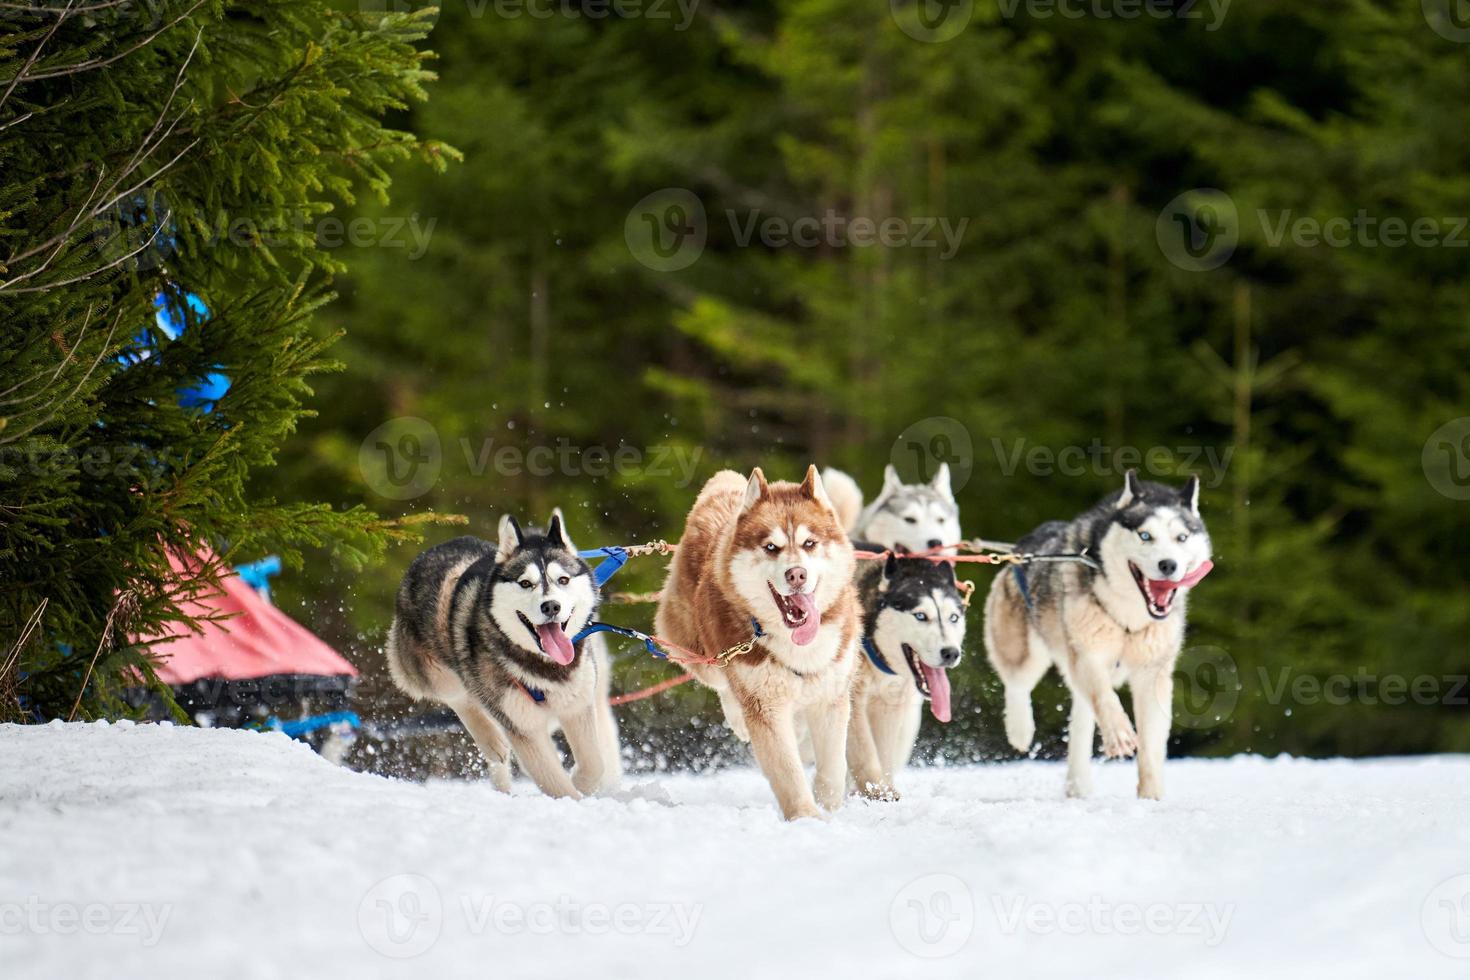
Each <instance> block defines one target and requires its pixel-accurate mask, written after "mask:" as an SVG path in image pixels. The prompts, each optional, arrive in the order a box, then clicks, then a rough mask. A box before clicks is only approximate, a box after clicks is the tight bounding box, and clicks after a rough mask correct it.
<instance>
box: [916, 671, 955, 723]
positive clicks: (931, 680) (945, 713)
mask: <svg viewBox="0 0 1470 980" xmlns="http://www.w3.org/2000/svg"><path fill="white" fill-rule="evenodd" d="M919 669H920V670H922V671H923V672H924V683H925V684H928V685H929V710H930V711H932V712H933V713H934V717H935V718H937V719H939V720H940V721H942V722H946V723H947V722H948V721H949V673H948V672H947V671H945V670H944V669H943V668H942V667H930V666H929V665H928V664H926V663H924V662H923V661H920V662H919Z"/></svg>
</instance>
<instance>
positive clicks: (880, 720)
mask: <svg viewBox="0 0 1470 980" xmlns="http://www.w3.org/2000/svg"><path fill="white" fill-rule="evenodd" d="M856 547H857V548H859V549H864V550H875V547H876V546H869V545H865V544H858V545H856ZM857 586H858V600H859V601H860V602H861V603H862V607H863V637H864V638H863V652H864V654H865V657H864V660H863V663H862V666H861V667H860V668H859V670H858V672H857V675H856V676H855V677H854V678H853V688H852V715H851V718H850V720H849V722H848V727H847V762H848V770H849V771H850V772H851V774H852V778H853V781H854V783H856V785H857V789H858V792H860V793H862V794H863V795H864V796H867V797H869V798H872V799H885V800H896V799H898V791H897V789H896V788H895V786H894V774H895V773H896V772H897V770H899V769H901V768H903V766H904V764H905V763H907V762H908V758H909V754H910V753H911V752H912V751H913V747H914V745H913V738H914V735H915V734H916V733H917V731H918V717H917V716H918V715H919V713H920V711H921V709H922V705H923V704H924V702H925V701H928V702H929V706H930V710H931V711H932V712H933V713H934V717H935V718H937V719H938V720H939V721H941V722H948V721H949V718H950V699H949V675H948V673H947V671H948V670H949V668H951V667H953V666H954V665H955V664H957V663H959V662H960V653H961V650H962V649H963V647H964V643H965V603H964V599H963V597H962V596H961V595H960V590H959V586H958V585H957V584H956V583H955V577H954V569H953V568H952V567H951V566H950V565H948V564H944V563H939V562H932V561H929V560H928V559H925V558H896V557H893V556H890V557H889V558H888V559H887V560H886V561H885V562H882V563H881V564H880V563H879V562H875V561H868V562H863V563H862V564H861V565H860V567H859V568H858V572H857Z"/></svg>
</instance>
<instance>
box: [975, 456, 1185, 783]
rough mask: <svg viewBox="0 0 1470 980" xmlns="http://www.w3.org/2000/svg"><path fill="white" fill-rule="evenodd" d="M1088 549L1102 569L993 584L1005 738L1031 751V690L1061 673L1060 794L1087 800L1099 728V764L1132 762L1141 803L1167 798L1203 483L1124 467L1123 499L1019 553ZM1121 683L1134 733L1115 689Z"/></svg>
mask: <svg viewBox="0 0 1470 980" xmlns="http://www.w3.org/2000/svg"><path fill="white" fill-rule="evenodd" d="M1084 549H1085V550H1086V553H1087V554H1088V555H1089V556H1091V557H1092V558H1093V559H1094V560H1095V561H1096V563H1097V565H1098V567H1096V568H1093V567H1091V566H1089V565H1087V564H1084V563H1082V562H1055V563H1051V562H1043V563H1037V564H1033V565H1030V566H1028V567H1026V568H1024V569H1018V570H1016V571H1014V572H1003V573H1001V574H1000V575H998V576H997V577H996V579H995V581H994V582H993V583H992V584H991V588H990V596H989V598H988V599H987V600H986V602H985V648H986V652H987V653H988V654H989V656H990V662H991V663H992V664H994V665H995V669H996V672H997V673H999V674H1000V677H1001V680H1002V681H1004V682H1005V690H1006V737H1007V738H1008V739H1009V740H1010V743H1011V745H1013V746H1014V747H1015V748H1016V749H1017V750H1018V751H1021V752H1025V751H1027V750H1028V749H1029V748H1030V747H1031V741H1032V739H1033V737H1034V736H1035V734H1036V723H1035V721H1034V719H1033V718H1032V715H1031V690H1032V689H1033V688H1034V687H1035V686H1036V683H1037V682H1038V681H1039V680H1041V677H1042V675H1043V674H1045V673H1046V670H1047V668H1048V667H1050V666H1051V665H1052V664H1056V667H1057V670H1058V671H1059V672H1060V673H1061V675H1062V679H1063V680H1065V681H1066V683H1067V687H1068V688H1069V689H1070V690H1071V692H1072V717H1071V725H1070V734H1069V745H1068V750H1067V794H1068V795H1069V796H1086V795H1087V794H1088V793H1089V792H1090V791H1091V789H1092V774H1091V759H1092V744H1093V735H1094V730H1095V728H1101V729H1102V745H1103V752H1104V753H1105V754H1106V755H1108V756H1110V757H1117V756H1129V755H1133V754H1134V753H1135V752H1136V753H1137V754H1138V795H1139V796H1140V797H1143V798H1146V799H1153V800H1157V799H1162V798H1163V794H1164V782H1163V765H1164V756H1165V754H1166V750H1167V747H1168V741H1169V726H1170V723H1171V720H1172V715H1171V711H1172V707H1173V691H1174V680H1173V672H1174V664H1175V661H1177V660H1178V658H1179V651H1180V648H1181V646H1182V645H1183V643H1184V627H1185V623H1184V618H1185V606H1186V601H1187V598H1188V595H1189V591H1190V589H1191V588H1192V587H1193V586H1194V585H1196V584H1197V583H1198V582H1199V580H1200V579H1202V578H1204V577H1205V575H1206V574H1208V572H1209V571H1210V568H1211V567H1212V563H1211V561H1210V535H1209V532H1208V531H1206V530H1205V524H1204V521H1203V520H1202V519H1201V518H1200V513H1199V478H1198V477H1190V478H1189V482H1188V483H1186V484H1185V486H1184V489H1183V490H1175V489H1173V488H1171V487H1166V486H1163V485H1161V484H1158V483H1148V482H1144V481H1141V480H1139V479H1138V475H1137V473H1135V472H1134V471H1133V470H1129V471H1128V474H1127V476H1126V477H1125V478H1124V482H1123V490H1122V492H1121V493H1116V494H1109V495H1108V496H1107V497H1105V498H1104V499H1103V500H1102V501H1101V502H1099V503H1098V504H1097V505H1096V506H1095V507H1093V508H1092V509H1091V510H1089V511H1087V512H1086V513H1084V514H1083V515H1081V516H1080V517H1078V518H1077V519H1076V520H1074V521H1071V522H1065V521H1052V522H1049V523H1046V524H1043V525H1041V526H1040V527H1038V528H1037V529H1036V530H1034V531H1032V532H1031V533H1030V534H1028V535H1026V537H1024V538H1022V539H1021V540H1020V541H1018V542H1017V543H1016V550H1017V551H1020V552H1031V553H1035V554H1041V555H1046V554H1075V553H1078V552H1081V551H1083V550H1084ZM1124 683H1127V684H1128V686H1129V688H1130V689H1131V691H1132V698H1133V717H1134V723H1136V724H1137V726H1138V728H1137V731H1136V732H1135V731H1134V727H1133V724H1131V723H1130V722H1129V720H1128V715H1127V713H1126V712H1125V711H1124V710H1123V703H1122V701H1120V700H1119V698H1118V694H1117V691H1116V688H1117V687H1119V686H1121V685H1122V684H1124Z"/></svg>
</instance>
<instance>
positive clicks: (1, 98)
mask: <svg viewBox="0 0 1470 980" xmlns="http://www.w3.org/2000/svg"><path fill="white" fill-rule="evenodd" d="M74 3H76V0H66V10H70V9H71V8H72V4H74ZM65 22H66V16H65V10H64V11H63V12H62V16H60V17H58V18H56V23H54V24H52V25H51V30H49V31H47V32H46V36H45V37H43V38H41V42H40V43H39V44H37V45H36V49H35V50H34V51H32V52H31V56H30V57H29V58H27V59H26V63H25V64H24V65H21V67H20V71H18V72H16V73H15V77H14V78H11V79H9V82H10V84H9V85H8V86H7V87H6V89H5V94H4V95H0V109H4V108H5V103H6V102H8V101H9V100H10V93H11V92H14V91H15V87H16V86H17V85H19V84H20V80H21V79H22V78H24V77H25V74H26V72H28V71H30V70H31V66H32V65H34V64H35V63H36V59H37V58H39V57H41V51H42V49H44V48H45V47H46V44H47V42H48V41H50V40H51V39H52V38H53V37H55V36H56V32H57V31H59V30H61V25H62V24H64V23H65Z"/></svg>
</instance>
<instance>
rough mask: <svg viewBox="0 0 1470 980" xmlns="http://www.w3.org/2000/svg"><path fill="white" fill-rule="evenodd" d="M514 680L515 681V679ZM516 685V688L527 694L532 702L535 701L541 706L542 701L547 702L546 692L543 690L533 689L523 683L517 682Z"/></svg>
mask: <svg viewBox="0 0 1470 980" xmlns="http://www.w3.org/2000/svg"><path fill="white" fill-rule="evenodd" d="M512 679H513V680H514V678H512ZM515 683H516V687H518V688H520V689H521V690H522V691H523V692H525V695H526V697H528V698H530V699H531V700H532V701H535V702H536V703H537V704H540V703H541V702H542V701H545V700H546V692H545V691H543V690H541V689H540V688H538V687H531V686H529V685H527V684H523V683H521V682H520V681H516V682H515Z"/></svg>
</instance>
